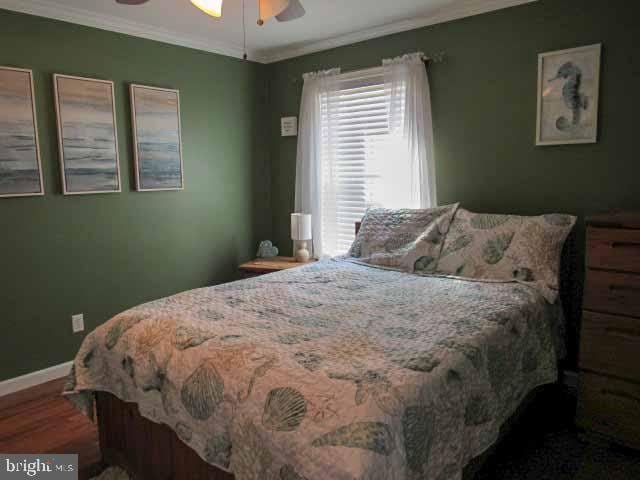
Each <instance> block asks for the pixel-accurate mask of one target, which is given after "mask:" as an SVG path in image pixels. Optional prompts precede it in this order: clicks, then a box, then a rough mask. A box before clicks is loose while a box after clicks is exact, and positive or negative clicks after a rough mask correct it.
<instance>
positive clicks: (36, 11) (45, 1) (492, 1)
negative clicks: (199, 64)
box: [0, 0, 538, 63]
mask: <svg viewBox="0 0 640 480" xmlns="http://www.w3.org/2000/svg"><path fill="white" fill-rule="evenodd" d="M536 1H538V0H468V1H466V2H463V3H462V4H459V5H453V6H450V7H445V8H442V9H440V10H438V11H437V12H435V13H433V14H431V15H426V16H423V17H416V18H411V19H408V20H401V21H399V22H394V23H389V24H385V25H380V26H377V27H372V28H367V29H364V30H359V31H357V32H353V33H348V34H346V35H339V36H336V37H332V38H328V39H324V40H320V41H317V42H308V43H304V44H301V45H296V46H290V47H282V48H273V49H265V50H249V51H248V54H249V59H250V60H253V61H255V62H259V63H275V62H279V61H281V60H286V59H289V58H293V57H299V56H302V55H308V54H310V53H315V52H320V51H323V50H329V49H331V48H336V47H342V46H344V45H349V44H352V43H358V42H362V41H365V40H370V39H372V38H378V37H383V36H385V35H391V34H394V33H399V32H406V31H408V30H414V29H417V28H422V27H427V26H429V25H436V24H438V23H444V22H449V21H451V20H457V19H460V18H465V17H470V16H473V15H479V14H481V13H487V12H492V11H495V10H501V9H503V8H508V7H514V6H517V5H523V4H525V3H532V2H536ZM0 8H2V9H6V10H12V11H15V12H21V13H27V14H30V15H37V16H40V17H47V18H53V19H55V20H62V21H64V22H70V23H76V24H79V25H85V26H88V27H94V28H99V29H102V30H109V31H112V32H118V33H124V34H126V35H132V36H135V37H141V38H146V39H149V40H156V41H159V42H164V43H170V44H173V45H179V46H182V47H188V48H194V49H197V50H203V51H206V52H211V53H217V54H220V55H226V56H229V57H234V58H242V55H243V48H242V46H240V45H237V44H232V43H227V42H221V41H212V40H210V39H206V38H203V37H196V36H191V35H185V34H183V33H180V32H176V31H171V30H167V29H164V28H159V27H156V26H153V25H149V24H146V23H141V22H134V21H131V20H126V19H123V18H121V17H116V16H113V15H104V14H100V13H96V12H92V11H90V10H87V9H83V8H76V7H70V6H68V5H63V4H60V3H58V2H56V1H55V0H0Z"/></svg>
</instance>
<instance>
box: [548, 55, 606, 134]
mask: <svg viewBox="0 0 640 480" xmlns="http://www.w3.org/2000/svg"><path fill="white" fill-rule="evenodd" d="M601 52H602V45H601V44H596V45H589V46H586V47H579V48H572V49H569V50H559V51H555V52H547V53H541V54H540V55H538V117H537V122H536V145H567V144H577V143H596V142H597V140H598V95H599V89H600V57H601Z"/></svg>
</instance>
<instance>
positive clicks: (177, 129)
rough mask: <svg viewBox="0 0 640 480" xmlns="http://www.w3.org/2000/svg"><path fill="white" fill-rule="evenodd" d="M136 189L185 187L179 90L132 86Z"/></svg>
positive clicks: (154, 189)
mask: <svg viewBox="0 0 640 480" xmlns="http://www.w3.org/2000/svg"><path fill="white" fill-rule="evenodd" d="M130 95H131V115H132V118H133V122H132V123H133V140H134V159H135V174H136V188H137V189H138V191H141V192H150V191H157V190H183V189H184V169H183V163H182V131H181V124H180V92H179V91H178V90H170V89H167V88H157V87H148V86H145V85H131V86H130Z"/></svg>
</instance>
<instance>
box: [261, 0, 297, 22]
mask: <svg viewBox="0 0 640 480" xmlns="http://www.w3.org/2000/svg"><path fill="white" fill-rule="evenodd" d="M290 3H291V2H290V0H258V7H259V10H258V13H259V18H258V25H262V24H263V23H264V22H266V21H267V20H269V19H270V18H271V17H275V16H276V15H280V14H281V13H282V12H284V11H285V10H286V9H287V8H288V7H289V4H290Z"/></svg>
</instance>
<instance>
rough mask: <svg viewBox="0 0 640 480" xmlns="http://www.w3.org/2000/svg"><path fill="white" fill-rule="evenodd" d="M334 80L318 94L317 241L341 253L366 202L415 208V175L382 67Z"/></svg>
mask: <svg viewBox="0 0 640 480" xmlns="http://www.w3.org/2000/svg"><path fill="white" fill-rule="evenodd" d="M334 81H335V82H336V85H335V86H334V88H331V89H329V91H324V92H322V93H320V128H321V132H322V134H321V148H320V162H321V169H320V171H321V178H320V196H321V199H320V205H321V219H320V222H321V237H322V238H321V242H322V253H323V254H324V255H330V256H334V255H339V254H343V253H346V251H347V250H348V249H349V247H350V246H351V243H352V242H353V239H354V236H355V233H354V225H355V222H356V221H358V220H360V219H362V216H363V214H364V212H365V210H366V209H367V208H368V207H372V206H374V207H387V208H419V207H420V192H419V184H418V183H417V179H418V175H417V174H416V173H415V172H414V169H415V166H414V165H413V162H412V161H411V155H410V154H409V151H408V150H409V149H408V148H407V147H406V144H407V143H406V141H405V140H404V138H403V135H402V129H401V128H398V127H399V126H401V124H402V123H403V117H404V103H401V105H400V107H399V111H397V112H394V119H393V122H394V124H395V123H398V124H399V125H391V118H390V117H391V114H390V107H389V105H390V104H391V99H390V96H391V88H390V87H389V86H388V85H386V86H385V79H384V72H383V69H382V68H376V69H370V70H365V71H361V72H355V73H352V74H345V75H339V76H337V77H336V78H335V80H334ZM401 88H402V87H401ZM396 93H397V92H396ZM394 127H395V128H394Z"/></svg>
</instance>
